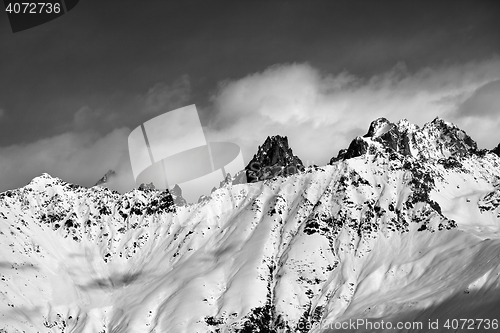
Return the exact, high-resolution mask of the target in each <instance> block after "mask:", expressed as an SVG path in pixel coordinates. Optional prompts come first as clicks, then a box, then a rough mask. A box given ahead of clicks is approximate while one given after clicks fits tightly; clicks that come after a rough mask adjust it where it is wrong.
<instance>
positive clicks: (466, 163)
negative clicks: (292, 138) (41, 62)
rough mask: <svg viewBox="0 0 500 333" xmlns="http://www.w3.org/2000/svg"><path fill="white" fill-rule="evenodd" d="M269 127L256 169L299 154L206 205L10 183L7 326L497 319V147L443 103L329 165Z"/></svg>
mask: <svg viewBox="0 0 500 333" xmlns="http://www.w3.org/2000/svg"><path fill="white" fill-rule="evenodd" d="M273 140H274V141H273ZM266 142H268V144H266V143H265V144H264V145H263V146H261V148H260V150H259V152H258V153H257V154H256V156H255V157H254V160H253V162H258V163H259V166H258V168H257V171H256V170H253V171H256V172H257V173H259V174H260V171H259V170H260V169H259V168H263V169H265V170H271V169H272V170H274V169H276V170H278V169H279V170H284V169H286V167H287V166H290V165H292V166H295V167H297V166H301V167H300V168H299V167H297V168H296V169H297V170H294V172H290V173H288V174H284V176H279V175H278V174H275V173H272V175H271V173H270V174H269V175H267V174H266V175H265V176H264V178H260V177H259V178H258V179H259V181H255V182H252V183H248V184H237V182H234V183H233V182H231V181H224V182H223V183H222V184H221V186H220V188H218V189H216V190H215V191H213V192H212V194H211V196H210V197H207V198H204V199H203V200H200V202H199V203H197V204H191V205H187V204H183V205H178V204H177V205H176V204H175V203H174V199H175V196H176V195H175V194H174V196H172V195H171V194H170V193H169V192H167V191H157V190H154V189H150V188H147V187H144V188H142V189H136V190H133V191H131V192H128V193H126V194H123V195H120V194H119V193H117V192H113V191H111V190H109V189H106V188H104V187H100V186H96V187H92V188H83V187H80V186H76V185H73V184H68V183H65V182H63V181H62V180H60V179H57V178H52V177H51V176H49V175H47V174H44V175H42V176H40V177H37V178H35V179H33V180H32V182H31V183H30V184H28V185H27V186H25V187H23V188H20V189H17V190H12V191H7V192H4V193H1V194H0V332H9V333H10V332H89V333H90V332H92V333H95V332H175V333H177V332H188V333H191V332H330V331H335V330H334V329H335V328H341V327H343V328H344V329H343V330H337V331H343V332H346V331H359V332H371V331H376V332H382V331H384V330H383V329H379V330H371V329H369V324H371V325H372V327H373V325H375V328H376V327H379V328H380V327H381V326H380V325H382V327H384V328H388V323H389V324H391V325H394V326H393V328H394V329H387V330H386V331H391V332H394V331H401V332H402V331H404V332H427V331H429V332H441V331H447V330H446V327H445V325H446V323H448V325H449V326H450V331H455V329H454V328H453V326H452V325H454V323H455V322H453V321H450V320H452V319H454V318H455V319H470V320H473V319H484V320H486V319H487V320H489V321H488V322H489V329H486V321H484V320H483V321H482V322H481V323H480V325H482V326H481V327H480V329H479V330H477V331H480V332H481V331H482V332H493V331H498V320H499V319H500V315H499V313H500V312H499V310H498V309H499V308H500V256H499V254H500V208H499V205H500V157H499V156H498V155H497V154H496V153H494V152H492V151H486V150H478V149H477V146H476V144H475V142H474V141H473V140H472V139H471V138H470V137H469V136H467V134H466V133H465V132H464V131H462V130H460V129H459V128H457V127H456V126H454V125H452V124H450V123H447V122H445V121H443V120H441V119H435V120H434V121H432V122H431V123H429V124H426V125H424V126H423V127H422V128H419V127H417V126H415V125H413V124H410V123H409V122H407V121H405V120H402V121H399V122H398V123H395V124H394V123H391V122H389V121H388V120H386V119H383V118H381V119H377V120H376V121H374V122H373V123H372V124H371V126H370V128H369V130H368V133H367V134H366V135H365V136H363V137H358V138H356V139H355V140H353V142H352V143H351V145H350V146H349V147H348V148H347V149H346V150H342V151H341V152H340V153H339V155H338V156H337V157H335V158H332V160H331V162H330V164H329V165H327V166H323V167H316V166H311V167H303V166H302V163H301V162H300V160H299V159H298V158H297V157H295V156H294V155H293V154H292V152H291V150H290V149H289V147H288V144H286V145H285V144H284V142H286V140H285V139H284V138H281V137H272V138H268V140H266ZM263 147H267V148H263ZM269 147H281V148H280V149H278V148H272V149H271V148H269ZM249 165H250V164H249ZM254 167H255V165H254ZM290 169H291V168H290ZM246 171H248V168H247V170H246ZM246 171H245V172H246ZM261 174H262V175H264V174H265V173H264V172H262V173H261ZM268 176H270V177H268ZM261 179H265V180H263V181H261ZM447 320H448V321H447ZM495 320H496V322H495ZM352 322H357V323H359V326H353V325H352ZM478 322H479V321H477V320H476V321H475V322H473V323H472V324H474V325H475V326H474V327H475V328H476V329H477V328H479V326H478ZM362 323H364V325H363V324H362ZM418 323H421V326H418ZM431 323H432V325H435V324H437V325H439V327H438V329H437V330H436V329H434V328H435V326H432V327H429V325H430V324H431ZM459 323H460V325H462V324H461V322H459ZM495 323H496V325H497V326H495ZM344 324H345V325H344ZM384 324H385V326H384ZM400 324H403V326H401V327H396V325H400ZM467 324H468V325H471V323H470V322H468V323H467ZM376 325H379V326H376ZM404 325H406V327H405V326H404ZM408 325H410V326H412V327H409V326H408ZM495 327H496V328H495ZM355 328H356V329H355ZM396 328H399V329H396Z"/></svg>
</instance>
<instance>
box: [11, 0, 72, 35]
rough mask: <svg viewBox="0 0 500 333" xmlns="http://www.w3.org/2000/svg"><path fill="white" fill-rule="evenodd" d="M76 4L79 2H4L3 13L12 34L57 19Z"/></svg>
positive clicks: (69, 0) (68, 0)
mask: <svg viewBox="0 0 500 333" xmlns="http://www.w3.org/2000/svg"><path fill="white" fill-rule="evenodd" d="M39 1H40V2H39ZM41 1H43V2H41ZM78 2H79V0H37V1H29V0H17V1H12V0H4V4H5V12H6V13H7V16H8V17H9V21H10V26H11V28H12V32H14V33H15V32H19V31H23V30H26V29H30V28H33V27H36V26H38V25H41V24H44V23H47V22H49V21H51V20H53V19H55V18H58V17H59V16H62V15H64V14H66V13H67V12H68V11H70V10H71V9H73V8H74V7H75V6H76V5H77V4H78Z"/></svg>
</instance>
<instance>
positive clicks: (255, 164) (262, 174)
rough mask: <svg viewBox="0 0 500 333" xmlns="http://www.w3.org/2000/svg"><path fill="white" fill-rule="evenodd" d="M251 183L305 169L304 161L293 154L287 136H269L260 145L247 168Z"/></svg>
mask: <svg viewBox="0 0 500 333" xmlns="http://www.w3.org/2000/svg"><path fill="white" fill-rule="evenodd" d="M245 170H246V174H247V179H248V182H249V183H253V182H257V181H261V180H265V179H270V178H273V177H276V176H287V175H291V174H294V173H296V172H297V171H299V170H304V165H303V164H302V161H301V160H300V158H298V157H297V156H295V155H293V152H292V149H291V148H290V147H289V146H288V138H287V137H286V136H280V135H276V136H271V137H267V139H266V141H265V142H264V144H262V145H261V146H259V149H258V151H257V154H255V155H254V157H253V158H252V160H251V161H250V163H248V165H247V166H246V168H245Z"/></svg>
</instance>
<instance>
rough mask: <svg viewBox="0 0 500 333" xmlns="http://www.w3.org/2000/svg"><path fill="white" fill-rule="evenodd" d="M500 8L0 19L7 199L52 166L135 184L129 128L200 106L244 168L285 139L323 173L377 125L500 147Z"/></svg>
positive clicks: (184, 6) (376, 7) (126, 6)
mask: <svg viewBox="0 0 500 333" xmlns="http://www.w3.org/2000/svg"><path fill="white" fill-rule="evenodd" d="M499 41H500V2H499V1H496V0H492V1H487V0H478V1H459V0H453V1H451V0H450V1H400V0H398V1H383V0H382V1H340V0H339V1H331V0H328V1H319V0H314V1H279V0H277V1H246V0H241V1H234V0H233V1H218V0H210V1H205V0H200V1H186V0H182V1H154V0H151V1H129V0H121V1H111V0H109V1H94V0H80V3H79V4H78V5H77V6H76V7H75V8H74V9H73V10H72V11H71V12H69V13H68V14H66V15H64V16H62V17H60V18H58V19H56V20H54V21H51V22H49V23H47V24H44V25H41V26H38V27H35V28H32V29H29V30H26V31H22V32H19V33H15V34H14V33H12V31H11V29H10V26H9V21H8V19H7V16H6V14H5V13H3V14H0V60H1V61H0V191H4V190H7V189H10V188H15V187H20V186H23V185H25V184H26V183H28V182H29V181H30V180H31V179H32V178H33V177H35V176H37V175H39V174H41V173H42V172H48V173H49V174H51V175H53V176H57V177H60V178H62V179H64V180H66V181H71V182H76V183H79V184H82V185H85V186H91V185H93V184H94V183H95V182H96V181H97V180H98V179H99V178H100V177H101V176H102V175H104V173H106V171H107V170H109V169H114V170H116V171H117V172H118V173H119V175H120V178H119V181H117V182H116V184H113V186H114V187H115V188H116V189H118V190H120V191H125V190H128V189H130V188H131V187H132V186H134V180H133V177H132V174H131V167H130V160H129V155H128V148H127V138H128V135H129V133H130V132H131V130H133V129H134V128H136V127H137V126H139V125H140V124H141V123H143V122H144V121H146V120H148V119H151V118H153V117H155V116H157V115H159V114H162V113H164V112H166V111H169V110H172V109H174V108H177V107H181V106H185V105H189V104H196V106H197V107H198V112H199V115H200V118H201V122H202V124H203V126H204V129H205V134H206V137H207V139H209V140H210V141H228V142H234V143H237V144H239V145H240V147H241V148H242V150H243V154H244V159H245V161H246V162H248V161H249V160H250V159H251V157H252V155H253V153H255V152H256V149H257V146H258V145H259V144H261V143H262V142H263V141H264V140H265V138H266V137H267V136H268V135H276V134H281V135H287V136H288V137H289V142H290V144H291V146H292V148H293V150H294V153H295V154H297V155H298V156H299V157H300V158H301V159H302V160H303V161H304V162H305V163H315V164H319V165H324V164H326V163H327V161H328V160H329V159H330V157H332V156H334V155H336V154H337V152H338V150H339V149H341V148H344V147H346V146H347V145H348V144H349V142H350V141H351V140H352V139H353V138H354V137H355V136H356V135H362V134H364V133H365V132H366V131H367V129H368V126H369V124H370V122H371V121H372V120H374V119H375V118H377V117H381V116H384V117H386V118H388V119H389V120H391V121H394V122H395V121H397V120H399V119H401V118H407V119H408V120H410V121H411V122H414V123H416V124H417V125H420V126H421V125H423V124H424V123H426V122H429V121H431V120H432V119H433V118H435V117H436V116H440V117H442V118H444V119H445V120H448V121H451V122H453V123H455V124H457V125H458V126H459V127H461V128H462V129H464V130H465V131H466V132H467V133H469V134H470V135H471V136H472V137H473V138H474V139H475V140H476V141H477V142H478V144H479V146H480V147H482V148H493V147H494V146H496V145H497V144H498V143H499V142H500V131H498V129H499V128H500V116H499V115H500V42H499Z"/></svg>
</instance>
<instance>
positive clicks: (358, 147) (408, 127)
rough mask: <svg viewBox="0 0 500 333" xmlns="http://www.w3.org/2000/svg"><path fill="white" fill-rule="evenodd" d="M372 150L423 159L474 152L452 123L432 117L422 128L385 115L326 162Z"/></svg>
mask: <svg viewBox="0 0 500 333" xmlns="http://www.w3.org/2000/svg"><path fill="white" fill-rule="evenodd" d="M369 151H372V152H376V151H385V152H387V153H398V154H401V155H403V156H413V157H417V158H424V159H429V158H431V159H441V158H448V157H450V156H454V157H460V156H466V155H468V154H471V153H475V152H477V144H476V142H474V140H472V139H471V138H470V137H469V136H468V135H467V133H465V132H464V131H463V130H461V129H460V128H458V127H457V126H455V125H454V124H452V123H449V122H446V121H444V120H443V119H441V118H439V117H436V118H435V119H434V120H433V121H432V122H430V123H427V124H425V125H424V126H423V127H422V128H419V127H418V126H417V125H414V124H412V123H410V122H409V121H408V120H406V119H402V120H400V121H399V122H397V123H395V124H394V123H391V122H390V121H388V120H387V119H386V118H378V119H376V120H374V121H373V122H372V123H371V124H370V127H369V129H368V132H367V133H366V134H365V135H364V136H363V137H359V136H358V137H357V138H355V139H354V140H353V141H352V142H351V144H350V145H349V148H347V149H343V150H341V151H339V154H338V156H337V157H334V158H332V159H331V160H330V164H331V163H334V162H336V161H338V160H345V159H349V158H353V157H358V156H361V155H364V154H366V153H367V152H369Z"/></svg>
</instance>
